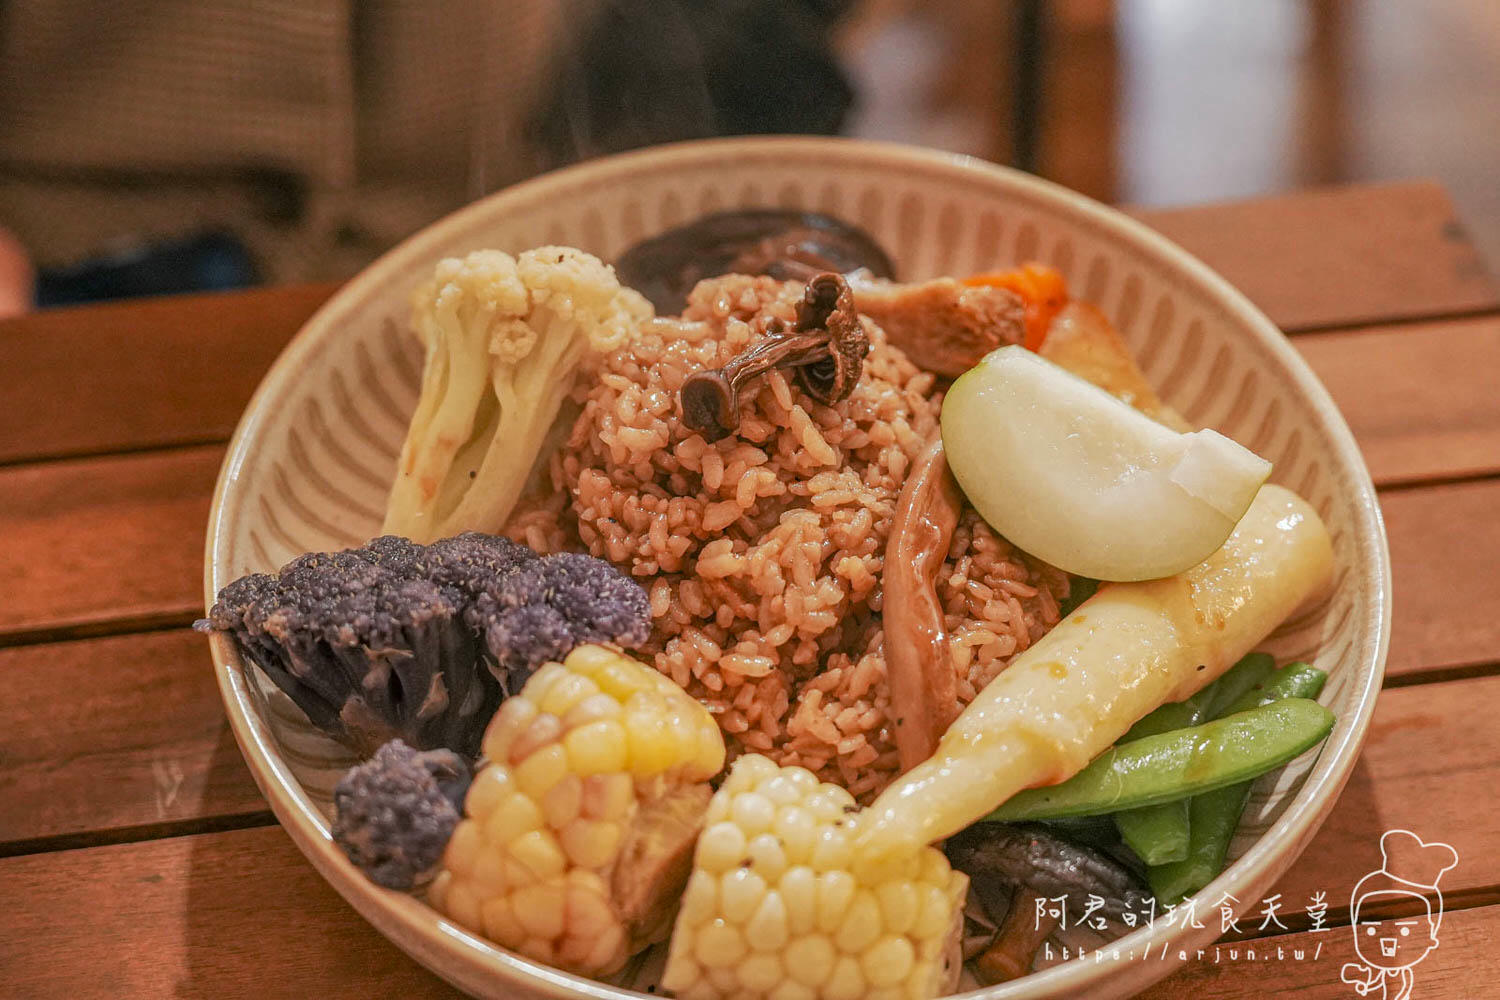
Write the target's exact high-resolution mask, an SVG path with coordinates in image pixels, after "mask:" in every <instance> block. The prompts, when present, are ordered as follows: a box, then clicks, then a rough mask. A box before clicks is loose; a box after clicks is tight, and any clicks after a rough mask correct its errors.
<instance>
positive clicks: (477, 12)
mask: <svg viewBox="0 0 1500 1000" xmlns="http://www.w3.org/2000/svg"><path fill="white" fill-rule="evenodd" d="M750 132H761V133H774V132H805V133H819V134H847V135H856V136H864V137H870V138H880V139H890V140H896V141H902V142H911V143H919V144H922V145H928V146H934V147H938V148H941V149H948V150H953V151H957V152H962V153H967V154H971V155H974V156H979V157H983V158H986V159H989V160H994V161H996V162H1000V163H1009V164H1013V165H1016V166H1020V167H1022V168H1023V169H1026V170H1030V171H1033V172H1035V173H1038V174H1040V175H1042V176H1044V177H1047V178H1050V179H1052V180H1055V181H1058V182H1060V183H1062V184H1065V185H1067V186H1069V187H1072V188H1075V189H1077V190H1079V191H1082V192H1084V193H1085V194H1088V195H1091V196H1093V197H1095V198H1099V199H1101V200H1104V201H1107V202H1113V203H1131V204H1139V205H1169V204H1170V205H1179V204H1192V203H1198V202H1204V201H1216V200H1223V199H1234V198H1245V197H1250V196H1255V195H1264V194H1271V193H1276V192H1282V191H1288V190H1293V189H1298V188H1305V187H1313V186H1320V185H1329V184H1337V183H1345V182H1357V181H1375V180H1382V179H1395V178H1409V177H1419V176H1420V177H1435V178H1437V179H1439V180H1440V181H1442V182H1443V183H1444V184H1445V185H1446V186H1447V187H1448V189H1449V191H1450V192H1451V193H1452V195H1453V197H1454V200H1455V201H1456V202H1457V204H1458V208H1459V215H1460V217H1461V218H1462V219H1464V220H1465V221H1466V223H1467V224H1468V225H1469V226H1470V228H1471V230H1472V233H1473V236H1474V238H1475V240H1476V242H1477V243H1478V244H1479V245H1480V246H1481V248H1482V249H1483V250H1484V251H1485V252H1486V253H1487V255H1488V257H1489V259H1490V260H1492V261H1493V260H1500V169H1497V168H1500V3H1497V2H1496V0H1402V2H1391V0H1383V2H1382V0H1255V2H1253V3H1224V2H1212V0H449V2H445V3H441V4H439V3H436V2H430V0H139V2H136V3H132V4H128V5H118V4H113V3H106V2H103V0H0V314H4V313H7V312H15V311H19V310H24V309H26V308H31V307H34V306H48V305H56V304H66V303H72V302H84V301H95V300H99V299H105V298H113V297H122V296H129V295H140V294H160V293H170V292H180V291H190V290H201V289H216V288H231V287H240V286H244V285H248V284H255V283H264V282H285V281H306V280H326V279H338V278H343V277H347V276H348V275H350V274H352V273H353V272H354V271H356V270H358V268H360V267H362V266H363V265H364V264H366V263H368V262H369V261H370V260H371V259H373V258H374V257H375V256H377V255H378V254H379V253H380V252H382V251H384V250H385V249H387V248H389V247H390V246H391V245H393V244H394V243H395V242H397V241H398V240H400V239H401V238H402V237H404V236H406V235H408V234H410V233H411V232H413V231H415V230H416V229H418V228H420V227H421V226H423V225H426V224H427V223H429V222H431V221H432V220H434V219H436V218H438V217H440V216H442V215H444V214H446V213H448V212H450V211H453V210H454V209H456V208H458V207H460V206H461V205H463V204H465V203H467V202H468V201H471V200H473V199H474V198H477V197H480V196H482V195H484V194H486V193H488V192H490V191H493V190H496V189H497V188H500V187H503V186H505V185H506V184H509V183H512V182H514V181H517V180H520V179H523V178H525V177H527V176H531V175H533V174H536V173H539V172H541V171H544V170H547V169H551V168H553V167H556V166H560V165H563V164H566V163H569V162H573V161H576V160H579V159H586V158H589V157H592V156H598V155H602V154H605V153H609V152H615V151H619V150H622V149H628V148H633V147H637V146H643V145H650V144H654V143H659V142H667V141H673V140H678V139H687V138H698V137H703V136H709V135H720V134H740V133H750Z"/></svg>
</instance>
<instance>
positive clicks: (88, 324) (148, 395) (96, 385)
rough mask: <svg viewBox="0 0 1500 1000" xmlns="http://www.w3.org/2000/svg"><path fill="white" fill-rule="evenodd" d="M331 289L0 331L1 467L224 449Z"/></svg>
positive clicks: (90, 310)
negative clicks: (142, 451) (216, 445)
mask: <svg viewBox="0 0 1500 1000" xmlns="http://www.w3.org/2000/svg"><path fill="white" fill-rule="evenodd" d="M335 287H337V286H335V285H331V284H318V285H292V286H286V287H282V288H270V289H261V290H257V291H250V292H235V293H224V294H216V295H188V296H181V297H174V298H162V299H138V300H133V301H128V302H119V303H114V304H110V305H102V306H89V307H84V308H76V309H49V310H43V311H41V312H37V313H33V314H31V315H29V316H25V317H22V318H20V319H13V320H8V321H5V322H3V323H0V400H3V401H4V404H5V411H6V413H7V414H9V415H11V419H7V420H4V421H0V462H15V461H18V460H22V459H28V458H36V457H40V456H58V455H74V454H79V453H92V452H101V451H115V450H125V449H135V448H148V447H159V446H162V445H174V444H185V443H198V442H202V441H216V440H224V439H226V438H227V437H228V436H229V433H230V432H231V431H232V430H233V429H234V425H235V424H236V423H237V422H238V421H239V417H240V412H241V411H242V410H243V409H244V407H245V403H246V401H248V400H249V398H250V394H251V393H252V392H253V391H254V390H255V386H256V385H257V384H258V383H259V382H260V377H261V375H262V374H264V373H265V370H266V369H267V368H268V367H270V364H271V361H272V360H273V359H275V357H276V355H277V354H278V353H279V352H280V351H281V348H282V346H283V345H284V344H285V343H286V342H287V341H288V340H289V339H291V336H292V334H294V333H296V332H297V330H298V328H299V327H301V325H302V323H303V321H304V320H306V319H307V317H309V316H311V315H312V313H313V311H314V310H315V309H317V307H318V306H320V305H322V304H323V301H324V300H325V299H327V298H328V296H329V295H330V294H332V292H333V290H334V288H335Z"/></svg>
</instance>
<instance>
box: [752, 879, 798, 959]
mask: <svg viewBox="0 0 1500 1000" xmlns="http://www.w3.org/2000/svg"><path fill="white" fill-rule="evenodd" d="M745 933H746V936H747V937H748V938H749V939H750V944H751V946H752V947H754V948H755V949H757V950H758V951H780V950H781V949H782V948H784V947H786V943H787V941H789V940H790V939H791V936H792V930H791V922H790V921H789V920H788V919H787V914H786V900H784V899H782V898H781V893H780V892H771V893H767V895H766V898H765V899H763V900H761V902H760V906H758V907H756V908H755V913H754V914H753V915H751V917H750V919H749V921H747V922H746V924H745Z"/></svg>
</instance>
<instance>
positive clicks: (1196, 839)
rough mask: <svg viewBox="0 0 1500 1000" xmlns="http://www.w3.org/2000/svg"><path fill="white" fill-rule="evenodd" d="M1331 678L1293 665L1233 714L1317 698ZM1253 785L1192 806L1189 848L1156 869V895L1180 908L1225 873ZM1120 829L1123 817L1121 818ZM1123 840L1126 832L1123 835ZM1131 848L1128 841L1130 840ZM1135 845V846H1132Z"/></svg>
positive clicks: (1198, 799) (1198, 798)
mask: <svg viewBox="0 0 1500 1000" xmlns="http://www.w3.org/2000/svg"><path fill="white" fill-rule="evenodd" d="M1327 680H1328V675H1327V674H1326V673H1324V672H1323V671H1321V670H1319V669H1317V668H1316V667H1312V666H1309V665H1308V664H1306V663H1288V664H1287V665H1286V666H1284V667H1282V668H1281V669H1280V670H1278V671H1276V673H1275V674H1274V675H1272V677H1271V678H1270V679H1269V680H1268V681H1267V682H1266V683H1265V684H1263V685H1260V686H1258V687H1257V688H1255V689H1254V690H1252V691H1248V692H1246V693H1245V694H1243V695H1241V696H1240V698H1239V699H1238V700H1237V701H1236V702H1235V704H1234V705H1232V706H1230V708H1231V710H1232V711H1237V712H1238V711H1248V710H1250V709H1253V708H1256V707H1258V706H1260V705H1264V704H1269V703H1271V702H1274V701H1277V700H1278V699H1282V698H1316V697H1317V696H1318V695H1319V694H1320V693H1322V691H1323V684H1324V682H1326V681H1327ZM1250 788H1251V782H1248V781H1246V782H1243V783H1242V784H1238V785H1229V786H1228V787H1225V788H1220V789H1218V790H1217V791H1212V792H1205V793H1204V794H1202V795H1195V796H1193V798H1192V801H1191V802H1190V803H1189V805H1188V827H1189V837H1188V848H1187V851H1186V855H1185V857H1183V858H1182V859H1181V860H1178V861H1172V862H1169V863H1167V864H1162V865H1157V864H1155V863H1153V862H1147V864H1148V865H1150V866H1151V867H1150V868H1149V869H1148V871H1147V878H1148V881H1149V882H1150V884H1151V891H1152V893H1153V894H1154V895H1155V896H1156V898H1157V899H1158V900H1159V901H1160V902H1162V903H1163V904H1171V903H1175V902H1177V901H1178V900H1180V899H1184V898H1186V897H1188V896H1191V895H1192V894H1193V893H1195V892H1197V891H1198V890H1199V889H1201V888H1203V887H1204V886H1206V885H1208V883H1210V882H1212V881H1213V880H1214V879H1215V878H1217V877H1218V875H1219V873H1220V872H1221V871H1223V870H1224V859H1225V858H1226V857H1228V855H1229V842H1230V841H1231V840H1233V839H1234V831H1235V830H1237V829H1238V828H1239V825H1240V817H1241V816H1242V815H1244V812H1245V805H1246V804H1247V803H1248V802H1249V801H1250ZM1116 824H1117V825H1118V818H1117V819H1116ZM1122 835H1123V831H1122ZM1127 843H1129V841H1127ZM1132 846H1133V845H1132Z"/></svg>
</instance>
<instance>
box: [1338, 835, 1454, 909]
mask: <svg viewBox="0 0 1500 1000" xmlns="http://www.w3.org/2000/svg"><path fill="white" fill-rule="evenodd" d="M1457 864H1458V852H1457V851H1455V850H1454V849H1453V848H1452V847H1450V846H1449V845H1447V844H1442V843H1432V844H1429V843H1426V842H1425V841H1423V840H1422V838H1421V837H1418V836H1417V835H1416V834H1414V833H1412V832H1411V831H1410V830H1387V831H1386V832H1385V834H1384V835H1383V836H1382V837H1381V838H1380V868H1379V869H1378V870H1377V871H1373V872H1370V873H1369V874H1368V875H1366V876H1365V877H1364V878H1362V879H1360V880H1359V883H1358V884H1357V885H1355V887H1354V893H1353V896H1352V905H1353V909H1354V918H1355V920H1358V919H1359V904H1360V901H1361V900H1362V899H1363V898H1364V897H1366V896H1368V895H1370V894H1371V893H1376V892H1404V893H1412V894H1415V895H1419V896H1424V897H1425V896H1428V895H1436V896H1437V907H1436V909H1435V910H1433V909H1432V907H1431V906H1430V904H1429V912H1431V913H1432V926H1433V930H1434V931H1436V930H1437V926H1438V924H1439V923H1441V922H1442V919H1443V893H1442V891H1441V890H1440V889H1438V880H1439V879H1441V878H1442V877H1443V874H1444V873H1445V872H1447V871H1448V870H1449V869H1450V868H1452V867H1453V866H1455V865H1457Z"/></svg>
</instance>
